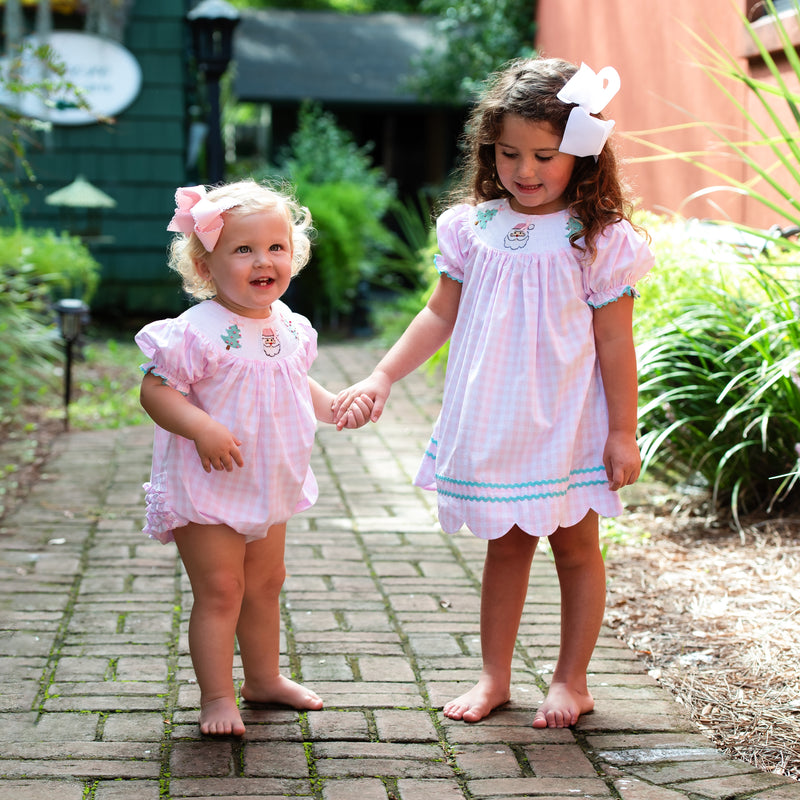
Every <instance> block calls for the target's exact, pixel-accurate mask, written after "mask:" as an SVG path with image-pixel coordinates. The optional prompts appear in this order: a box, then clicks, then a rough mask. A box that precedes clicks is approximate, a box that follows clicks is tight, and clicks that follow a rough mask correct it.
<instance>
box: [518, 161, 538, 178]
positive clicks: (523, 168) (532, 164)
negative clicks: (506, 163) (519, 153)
mask: <svg viewBox="0 0 800 800" xmlns="http://www.w3.org/2000/svg"><path fill="white" fill-rule="evenodd" d="M519 174H520V175H523V176H527V175H535V174H536V159H535V158H532V157H525V158H521V159H520V160H519Z"/></svg>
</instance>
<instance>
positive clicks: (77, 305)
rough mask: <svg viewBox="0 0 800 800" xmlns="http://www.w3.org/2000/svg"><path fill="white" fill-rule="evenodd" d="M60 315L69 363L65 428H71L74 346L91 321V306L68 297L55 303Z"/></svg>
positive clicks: (65, 392) (59, 325)
mask: <svg viewBox="0 0 800 800" xmlns="http://www.w3.org/2000/svg"><path fill="white" fill-rule="evenodd" d="M55 311H56V316H57V317H58V330H59V331H60V333H61V338H62V339H63V340H64V344H65V347H66V352H67V365H66V369H65V371H64V430H67V429H68V428H69V401H70V396H71V394H72V347H73V345H74V344H75V342H76V341H77V339H78V337H79V336H80V335H81V331H82V330H83V327H84V325H85V324H86V323H87V322H88V321H89V306H87V305H86V303H84V302H83V301H82V300H76V299H74V298H71V297H68V298H65V299H64V300H59V301H58V302H57V303H56V304H55Z"/></svg>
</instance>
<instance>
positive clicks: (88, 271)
mask: <svg viewBox="0 0 800 800" xmlns="http://www.w3.org/2000/svg"><path fill="white" fill-rule="evenodd" d="M0 253H2V255H0V352H2V353H3V354H4V364H3V369H2V370H0V422H2V420H4V419H5V418H7V417H9V416H11V415H13V413H14V409H15V408H17V407H18V406H19V405H20V404H21V403H24V402H30V401H33V400H36V399H37V398H40V397H41V395H42V394H44V393H47V392H52V391H53V390H54V387H55V386H56V384H57V382H58V381H57V376H56V374H55V372H54V365H55V364H56V363H60V361H61V358H60V345H59V341H58V337H57V335H56V332H55V329H54V326H53V323H54V315H53V313H52V311H51V306H52V303H53V301H54V300H56V299H58V298H60V297H65V296H67V295H69V296H75V297H78V298H80V299H83V300H89V299H90V298H91V296H92V293H93V292H94V290H95V288H96V286H97V282H98V279H99V274H100V266H99V264H97V262H96V261H95V260H94V259H93V258H92V257H91V255H90V253H89V251H88V250H87V249H86V248H85V247H84V246H83V245H82V244H81V242H80V240H79V239H75V238H72V237H67V236H58V235H56V234H54V233H53V232H52V231H35V230H24V229H23V230H11V231H0Z"/></svg>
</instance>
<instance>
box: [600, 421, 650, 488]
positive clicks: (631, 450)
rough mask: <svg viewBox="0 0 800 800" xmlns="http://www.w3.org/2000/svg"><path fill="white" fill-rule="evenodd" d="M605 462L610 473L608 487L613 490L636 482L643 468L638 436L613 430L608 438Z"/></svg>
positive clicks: (604, 456)
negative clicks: (637, 441) (637, 442)
mask: <svg viewBox="0 0 800 800" xmlns="http://www.w3.org/2000/svg"><path fill="white" fill-rule="evenodd" d="M603 464H605V468H606V474H607V475H608V488H609V489H611V491H612V492H616V491H618V490H619V489H621V488H622V487H623V486H630V485H631V484H633V483H636V481H637V480H638V478H639V472H640V471H641V468H642V457H641V455H640V453H639V446H638V445H637V444H636V437H635V436H632V435H631V434H629V433H622V432H614V431H611V432H610V433H609V434H608V439H606V447H605V452H604V453H603Z"/></svg>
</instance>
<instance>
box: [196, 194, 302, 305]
mask: <svg viewBox="0 0 800 800" xmlns="http://www.w3.org/2000/svg"><path fill="white" fill-rule="evenodd" d="M196 268H197V271H198V272H199V274H200V275H201V276H202V277H203V278H205V279H210V280H211V281H212V282H213V283H214V287H215V289H216V291H217V296H216V297H215V298H214V299H215V300H216V301H217V302H218V303H219V304H220V305H223V306H225V308H227V309H230V310H231V311H233V312H234V313H236V314H239V315H240V316H242V317H253V318H256V319H264V318H266V317H268V316H269V315H270V313H271V312H272V303H273V302H274V301H275V300H277V299H278V298H279V297H280V296H281V295H282V294H283V293H284V292H285V291H286V290H287V289H288V288H289V281H290V280H291V278H292V230H291V225H290V223H289V220H288V219H287V217H286V216H285V215H284V214H283V213H281V211H280V210H274V211H258V212H255V213H253V214H247V215H246V216H241V217H240V216H233V215H230V214H226V215H225V224H224V225H223V228H222V234H221V235H220V237H219V240H218V241H217V244H216V247H214V250H213V252H211V253H209V254H208V255H207V256H206V257H205V258H204V259H203V260H202V261H199V262H197V264H196Z"/></svg>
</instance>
